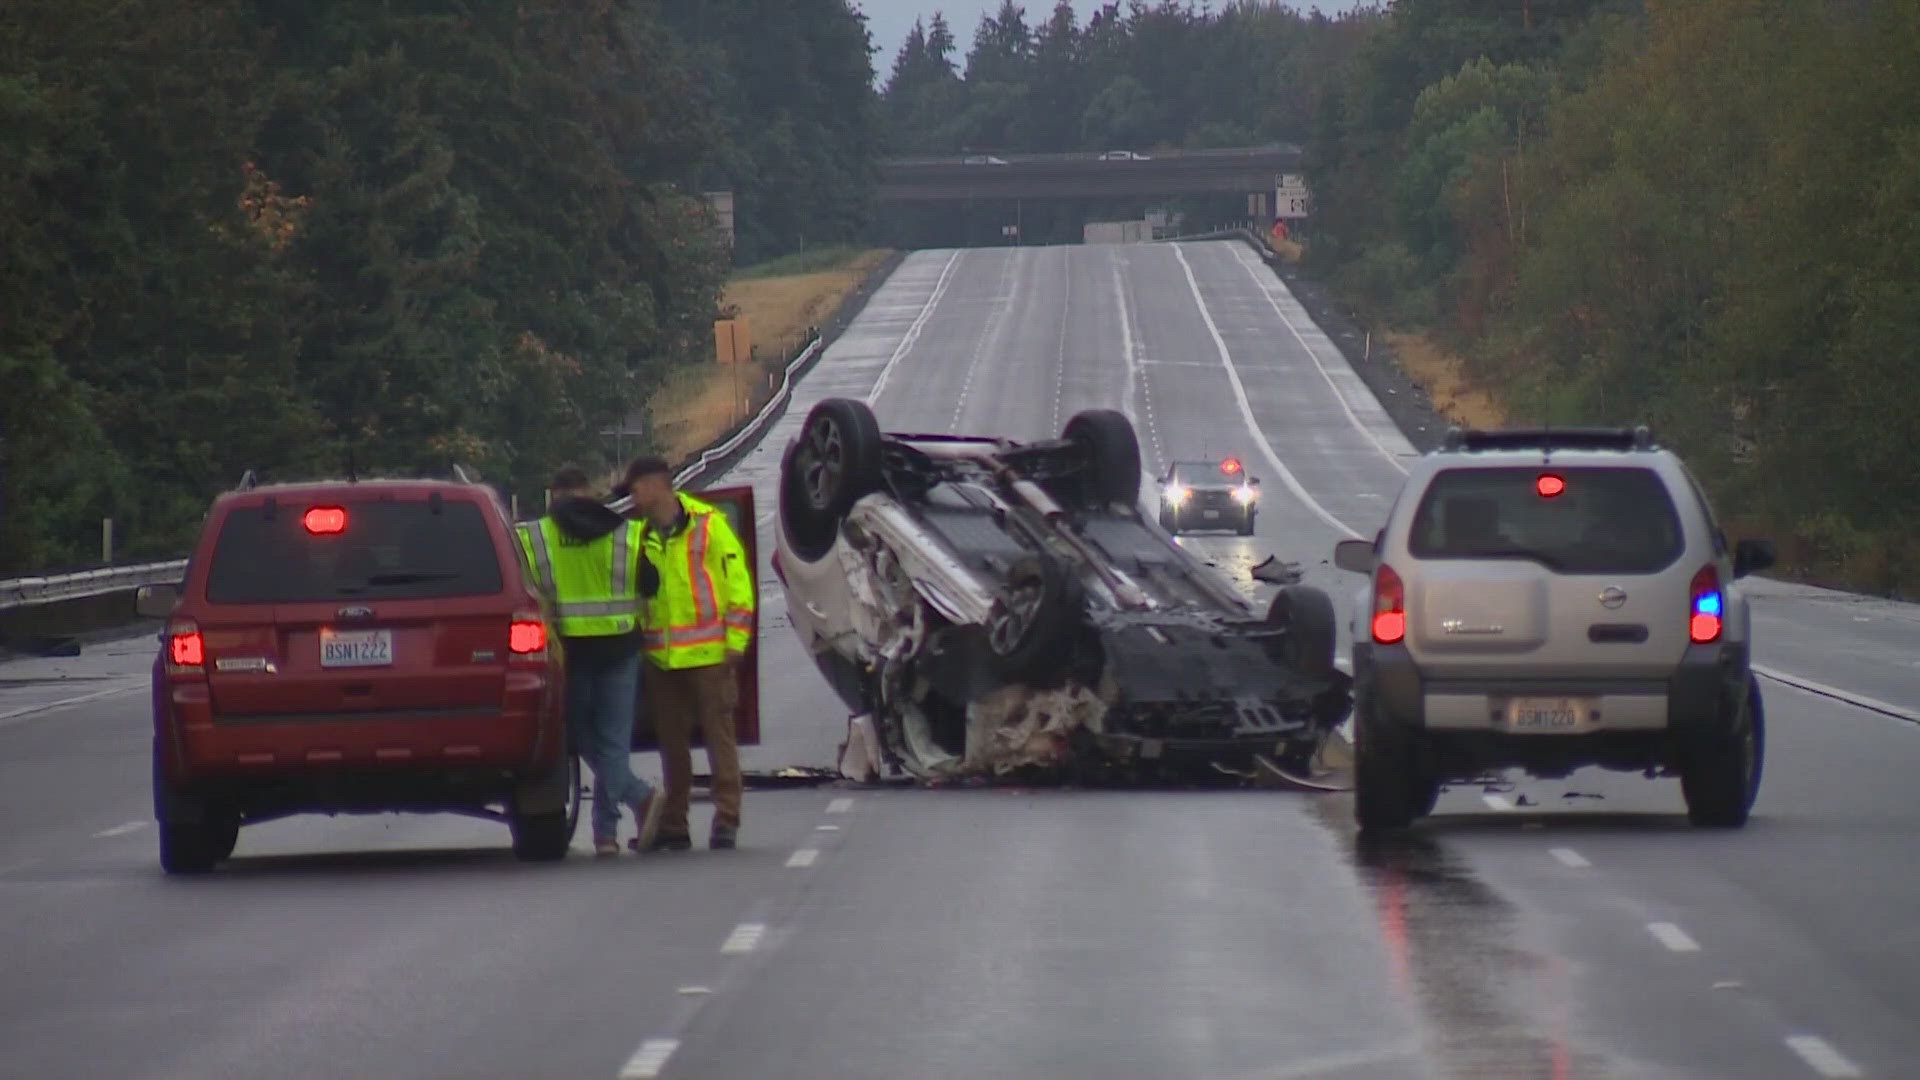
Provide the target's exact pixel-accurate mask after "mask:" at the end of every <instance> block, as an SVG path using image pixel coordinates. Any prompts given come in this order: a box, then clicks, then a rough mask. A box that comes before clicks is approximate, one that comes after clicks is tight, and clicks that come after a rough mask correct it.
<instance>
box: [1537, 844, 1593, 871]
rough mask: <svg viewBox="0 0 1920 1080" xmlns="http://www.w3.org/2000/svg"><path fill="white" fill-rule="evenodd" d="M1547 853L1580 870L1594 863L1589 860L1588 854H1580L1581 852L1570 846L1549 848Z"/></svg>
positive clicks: (1561, 862)
mask: <svg viewBox="0 0 1920 1080" xmlns="http://www.w3.org/2000/svg"><path fill="white" fill-rule="evenodd" d="M1547 854H1549V855H1552V856H1553V857H1554V858H1556V859H1558V860H1560V864H1561V865H1562V866H1569V867H1572V868H1573V869H1575V870H1579V869H1582V868H1584V867H1588V866H1592V865H1593V864H1592V863H1590V862H1588V861H1587V858H1586V856H1584V855H1582V854H1580V853H1579V852H1577V851H1575V850H1573V849H1572V848H1570V847H1557V848H1548V849H1547Z"/></svg>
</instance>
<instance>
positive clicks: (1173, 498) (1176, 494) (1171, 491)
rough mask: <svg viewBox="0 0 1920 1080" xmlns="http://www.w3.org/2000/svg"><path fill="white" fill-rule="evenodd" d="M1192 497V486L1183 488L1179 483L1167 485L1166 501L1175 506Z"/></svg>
mask: <svg viewBox="0 0 1920 1080" xmlns="http://www.w3.org/2000/svg"><path fill="white" fill-rule="evenodd" d="M1192 497H1193V489H1192V488H1184V487H1181V486H1180V485H1179V484H1168V485H1167V501H1168V502H1170V503H1172V504H1173V505H1175V506H1179V505H1180V504H1181V503H1183V502H1186V501H1187V500H1188V499H1189V498H1192Z"/></svg>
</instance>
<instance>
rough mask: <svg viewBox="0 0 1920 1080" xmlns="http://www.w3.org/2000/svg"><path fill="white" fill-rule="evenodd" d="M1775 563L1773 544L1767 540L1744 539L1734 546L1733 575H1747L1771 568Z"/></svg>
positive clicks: (1740, 576) (1739, 576)
mask: <svg viewBox="0 0 1920 1080" xmlns="http://www.w3.org/2000/svg"><path fill="white" fill-rule="evenodd" d="M1773 564H1774V553H1773V544H1772V543H1771V542H1770V541H1767V540H1742V541H1740V542H1739V543H1738V544H1735V545H1734V546H1733V576H1734V577H1737V578H1743V577H1746V576H1747V575H1748V574H1757V573H1759V572H1760V571H1762V570H1766V569H1770V568H1771V567H1772V566H1773Z"/></svg>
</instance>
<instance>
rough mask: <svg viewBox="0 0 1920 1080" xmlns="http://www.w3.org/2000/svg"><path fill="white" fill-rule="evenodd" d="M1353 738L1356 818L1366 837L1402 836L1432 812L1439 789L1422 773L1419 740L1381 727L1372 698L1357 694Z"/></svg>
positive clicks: (1404, 730) (1398, 727)
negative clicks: (1404, 830)
mask: <svg viewBox="0 0 1920 1080" xmlns="http://www.w3.org/2000/svg"><path fill="white" fill-rule="evenodd" d="M1353 735H1354V745H1353V817H1354V821H1355V823H1356V824H1358V825H1359V826H1360V832H1361V833H1362V834H1367V835H1374V834H1378V833H1386V832H1398V831H1400V830H1403V829H1405V828H1407V827H1408V826H1410V825H1412V824H1413V822H1414V819H1416V818H1421V817H1425V816H1426V815H1427V814H1429V813H1431V812H1432V811H1433V805H1434V801H1435V799H1437V798H1438V797H1439V793H1440V785H1439V784H1437V783H1435V782H1433V781H1432V780H1431V779H1429V778H1428V777H1425V776H1423V775H1422V774H1421V772H1420V762H1419V753H1418V750H1419V745H1418V743H1417V742H1416V741H1415V740H1416V737H1417V736H1416V735H1415V733H1414V732H1412V731H1409V730H1408V729H1407V728H1405V727H1404V726H1401V725H1397V724H1389V723H1385V722H1383V721H1382V720H1381V719H1380V718H1379V717H1378V716H1377V715H1376V714H1375V712H1374V709H1373V705H1372V701H1371V694H1368V693H1365V692H1356V693H1355V694H1354V697H1353Z"/></svg>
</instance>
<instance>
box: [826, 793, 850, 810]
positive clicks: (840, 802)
mask: <svg viewBox="0 0 1920 1080" xmlns="http://www.w3.org/2000/svg"><path fill="white" fill-rule="evenodd" d="M852 809H853V800H852V799H851V798H847V797H845V796H842V797H841V798H838V799H835V800H833V801H832V802H830V803H828V804H827V813H829V814H844V813H847V812H849V811H851V810H852Z"/></svg>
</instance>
